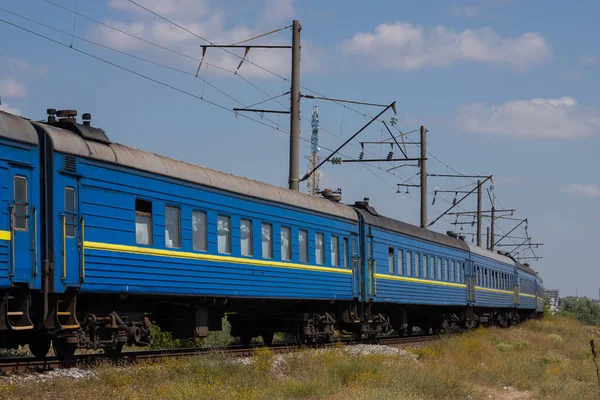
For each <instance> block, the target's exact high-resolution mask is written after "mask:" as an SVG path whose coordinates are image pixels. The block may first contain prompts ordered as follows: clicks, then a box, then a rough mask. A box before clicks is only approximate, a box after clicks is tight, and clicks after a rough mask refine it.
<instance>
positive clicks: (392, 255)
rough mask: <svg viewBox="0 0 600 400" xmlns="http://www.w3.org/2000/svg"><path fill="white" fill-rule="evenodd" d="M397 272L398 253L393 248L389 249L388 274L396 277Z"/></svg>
mask: <svg viewBox="0 0 600 400" xmlns="http://www.w3.org/2000/svg"><path fill="white" fill-rule="evenodd" d="M395 271H396V252H395V251H394V248H393V247H388V274H390V275H394V273H395Z"/></svg>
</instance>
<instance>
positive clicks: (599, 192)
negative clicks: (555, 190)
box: [560, 183, 600, 199]
mask: <svg viewBox="0 0 600 400" xmlns="http://www.w3.org/2000/svg"><path fill="white" fill-rule="evenodd" d="M560 191H561V192H563V193H567V194H569V195H571V196H583V197H587V198H589V199H595V198H596V197H600V188H598V185H594V184H587V185H586V184H581V183H572V184H571V185H569V186H567V187H563V188H561V189H560Z"/></svg>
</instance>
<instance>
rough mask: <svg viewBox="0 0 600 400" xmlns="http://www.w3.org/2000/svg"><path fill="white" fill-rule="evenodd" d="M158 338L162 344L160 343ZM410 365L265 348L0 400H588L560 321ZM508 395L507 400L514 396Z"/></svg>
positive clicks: (587, 384) (587, 356)
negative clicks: (246, 356)
mask: <svg viewBox="0 0 600 400" xmlns="http://www.w3.org/2000/svg"><path fill="white" fill-rule="evenodd" d="M168 339H169V338H168V337H166V338H165V341H168ZM411 352H412V353H413V354H414V356H408V355H406V354H398V355H382V354H369V355H354V354H349V353H347V352H345V351H344V349H343V348H341V347H337V346H333V347H332V348H330V349H327V350H317V351H314V350H303V351H300V352H297V353H293V354H287V355H285V357H282V356H280V355H275V354H274V353H273V352H272V351H271V350H269V349H268V348H260V349H257V350H255V354H254V357H253V358H252V361H251V362H249V363H247V362H242V361H241V360H239V359H231V358H228V357H227V356H224V355H214V356H205V357H197V358H191V359H186V360H171V361H168V362H165V363H161V364H157V365H149V364H146V365H137V366H132V367H127V368H122V367H115V366H104V367H102V368H98V369H97V373H96V375H94V376H92V377H88V378H85V379H79V380H72V379H66V378H65V379H62V378H61V379H56V380H53V381H49V382H27V383H23V384H13V383H10V382H9V381H0V398H7V399H8V398H10V399H13V398H36V399H38V400H42V399H54V398H66V399H79V398H86V399H88V400H95V399H104V398H116V399H130V398H131V399H142V398H144V399H218V400H219V399H223V400H228V399H242V400H254V399H332V400H338V399H339V400H342V399H344V400H345V399H397V398H403V399H415V400H416V399H459V398H462V399H466V398H472V399H473V400H476V399H487V398H489V397H492V398H504V397H503V395H507V396H508V395H509V393H508V391H503V389H502V388H503V387H510V388H511V390H514V392H511V395H513V396H514V397H507V398H531V399H536V398H540V399H542V398H551V399H595V398H597V394H598V382H597V377H596V370H595V367H594V363H593V361H592V356H591V353H590V348H589V333H588V332H587V331H586V330H585V329H584V328H583V327H581V326H580V325H579V324H578V323H577V322H575V321H573V320H570V319H565V318H562V317H549V318H548V319H547V320H544V321H529V322H526V323H524V324H522V325H521V326H519V327H515V328H510V329H478V330H476V331H474V332H470V333H468V334H464V335H460V336H456V337H450V338H446V339H444V340H443V341H442V343H441V344H435V345H433V346H429V347H419V348H416V349H414V350H411ZM515 392H516V393H515Z"/></svg>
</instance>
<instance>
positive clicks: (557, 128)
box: [457, 96, 600, 139]
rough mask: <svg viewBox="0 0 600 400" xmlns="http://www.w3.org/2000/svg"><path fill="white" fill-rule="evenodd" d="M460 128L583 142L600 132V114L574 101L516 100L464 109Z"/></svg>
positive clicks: (469, 106) (468, 106)
mask: <svg viewBox="0 0 600 400" xmlns="http://www.w3.org/2000/svg"><path fill="white" fill-rule="evenodd" d="M457 125H458V127H459V128H460V129H462V130H464V131H466V132H473V133H491V134H498V135H506V136H514V137H523V138H562V139H569V138H582V137H588V136H591V135H593V134H594V133H596V132H597V131H598V130H599V129H600V118H599V117H597V113H594V112H590V111H586V110H583V109H581V107H579V106H578V104H577V101H576V100H575V99H573V98H572V97H568V96H565V97H561V98H557V99H540V98H535V99H531V100H516V101H509V102H506V103H504V104H500V105H489V106H488V105H485V104H481V103H476V104H470V105H467V106H463V107H462V109H461V112H460V115H459V116H458V118H457Z"/></svg>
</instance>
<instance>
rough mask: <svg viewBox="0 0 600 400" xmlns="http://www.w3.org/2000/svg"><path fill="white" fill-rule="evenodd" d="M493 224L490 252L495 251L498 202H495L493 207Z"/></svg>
mask: <svg viewBox="0 0 600 400" xmlns="http://www.w3.org/2000/svg"><path fill="white" fill-rule="evenodd" d="M491 220H492V223H491V229H490V250H491V251H494V245H495V244H496V243H495V242H496V229H495V226H494V225H496V202H495V201H494V204H493V205H492V218H491Z"/></svg>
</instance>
